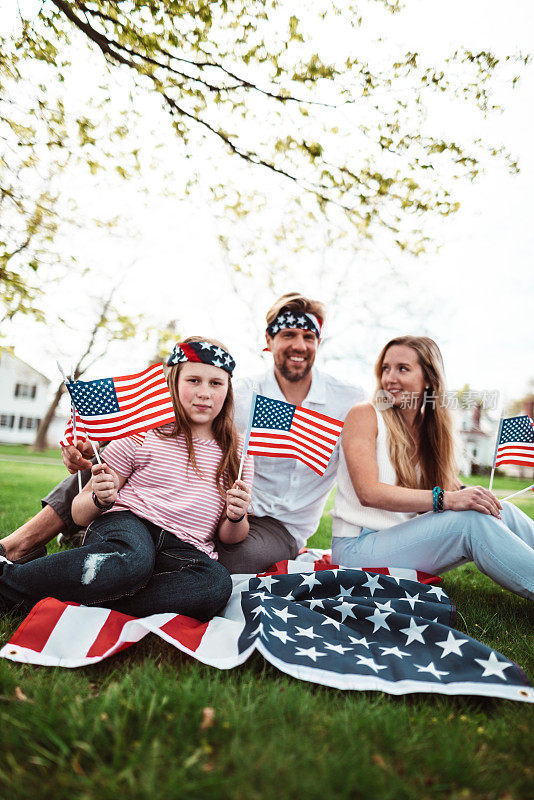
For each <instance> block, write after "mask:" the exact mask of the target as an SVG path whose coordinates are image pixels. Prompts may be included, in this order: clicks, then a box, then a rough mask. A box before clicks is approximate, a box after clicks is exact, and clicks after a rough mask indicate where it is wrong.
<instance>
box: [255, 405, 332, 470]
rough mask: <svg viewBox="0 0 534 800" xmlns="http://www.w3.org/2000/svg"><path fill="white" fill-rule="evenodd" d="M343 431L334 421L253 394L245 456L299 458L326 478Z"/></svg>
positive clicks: (316, 413)
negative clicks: (326, 472) (329, 463)
mask: <svg viewBox="0 0 534 800" xmlns="http://www.w3.org/2000/svg"><path fill="white" fill-rule="evenodd" d="M342 428H343V423H342V422H340V420H338V419H334V418H333V417H327V416H326V415H325V414H319V413H318V412H317V411H311V410H310V409H309V408H302V406H294V405H292V404H291V403H285V402H283V401H282V400H273V399H272V398H270V397H264V396H263V395H261V394H256V393H254V394H253V396H252V405H251V410H250V419H249V427H248V430H247V435H246V436H245V446H244V448H243V454H245V453H250V454H251V455H254V456H267V457H268V458H296V459H298V460H299V461H302V462H303V463H304V464H307V466H308V467H311V469H313V470H314V472H317V474H318V475H324V472H325V470H326V467H327V466H328V462H329V461H330V456H331V455H332V453H333V451H334V447H335V446H336V442H337V440H338V438H339V434H340V433H341V429H342Z"/></svg>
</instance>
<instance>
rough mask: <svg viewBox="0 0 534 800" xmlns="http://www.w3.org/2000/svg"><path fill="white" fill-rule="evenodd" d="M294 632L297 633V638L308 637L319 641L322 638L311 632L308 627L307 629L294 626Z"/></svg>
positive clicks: (311, 629)
mask: <svg viewBox="0 0 534 800" xmlns="http://www.w3.org/2000/svg"><path fill="white" fill-rule="evenodd" d="M295 630H296V631H298V633H297V636H308V638H310V639H321V638H322V637H321V636H319V634H318V633H314V632H313V627H312V626H311V625H310V627H309V628H299V627H298V625H297V626H295Z"/></svg>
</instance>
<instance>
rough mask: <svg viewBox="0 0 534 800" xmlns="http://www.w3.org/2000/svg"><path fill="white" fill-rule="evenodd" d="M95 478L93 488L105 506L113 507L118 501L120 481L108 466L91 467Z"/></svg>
mask: <svg viewBox="0 0 534 800" xmlns="http://www.w3.org/2000/svg"><path fill="white" fill-rule="evenodd" d="M91 472H92V473H93V477H92V479H91V488H92V490H93V492H94V493H95V494H96V496H97V499H98V500H99V502H100V503H102V505H103V506H110V505H112V504H113V503H114V502H115V500H116V499H117V493H118V491H119V485H120V480H119V476H118V475H117V473H116V472H114V470H112V469H111V467H110V466H109V465H108V464H94V465H93V466H92V467H91Z"/></svg>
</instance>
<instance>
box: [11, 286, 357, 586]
mask: <svg viewBox="0 0 534 800" xmlns="http://www.w3.org/2000/svg"><path fill="white" fill-rule="evenodd" d="M266 319H267V329H266V333H265V337H266V342H267V347H266V350H269V351H270V352H271V353H272V355H273V362H274V363H273V366H272V367H271V368H270V369H268V370H267V371H266V372H265V373H263V374H262V375H259V376H257V377H254V378H247V379H244V380H242V381H239V382H237V384H236V386H235V403H236V425H237V428H238V430H240V431H242V432H244V431H245V429H246V426H247V423H248V418H249V413H250V404H251V400H252V394H253V392H257V393H258V394H262V395H265V396H267V397H272V398H273V399H275V400H285V401H286V402H288V403H292V404H293V405H300V406H304V407H305V408H309V409H312V410H314V411H318V412H320V413H322V414H327V415H328V416H331V417H335V418H336V419H340V420H344V419H345V416H346V414H347V412H348V411H349V409H350V408H351V407H352V406H353V405H354V404H355V403H357V402H359V401H360V400H362V399H363V392H362V390H361V389H358V388H356V387H354V386H351V385H349V384H346V383H343V382H342V381H339V380H337V379H336V378H334V377H332V376H331V375H328V374H326V373H324V372H320V371H319V370H318V369H317V368H316V367H315V366H314V362H315V357H316V354H317V348H318V346H319V342H320V338H321V328H322V325H323V321H324V308H323V306H322V304H321V303H319V302H316V301H314V300H309V299H307V298H306V297H303V296H302V295H301V294H298V293H296V292H292V293H289V294H285V295H283V296H282V297H281V298H280V299H279V300H277V301H276V303H275V304H274V305H273V306H272V308H271V309H270V310H269V311H268V312H267V317H266ZM87 444H88V443H86V446H82V445H80V449H81V452H79V451H78V450H77V449H76V448H74V447H67V448H63V460H64V462H65V465H66V466H67V468H68V469H69V471H71V472H76V471H77V470H78V469H80V468H84V470H85V472H84V473H83V476H84V482H85V481H86V480H88V478H89V475H90V473H89V471H88V470H89V468H90V467H91V463H90V461H88V460H87V456H89V455H90V446H89V447H87ZM338 458H339V443H338V444H337V445H336V449H335V450H334V453H333V454H332V457H331V458H330V461H329V464H328V467H327V469H326V472H325V474H324V475H323V476H319V475H317V474H316V473H315V472H314V471H313V470H311V469H310V468H309V467H307V466H306V465H305V464H302V463H301V462H300V461H296V460H295V459H290V458H284V459H280V458H265V457H261V456H256V457H255V459H254V461H255V470H254V482H253V486H252V515H251V516H250V531H249V534H248V536H247V538H246V539H245V540H244V541H242V542H239V543H238V544H234V545H225V544H223V543H222V542H218V543H217V551H218V554H219V561H220V562H221V563H222V564H224V565H225V566H226V567H227V569H228V570H229V571H230V572H231V573H239V572H244V573H255V572H261V571H263V570H265V569H267V568H268V567H270V566H271V565H272V564H274V563H275V562H276V561H280V560H283V559H291V558H295V556H296V555H297V553H298V551H299V550H300V548H301V547H302V546H303V545H304V544H305V543H306V541H307V539H308V538H309V537H310V536H311V535H312V534H313V533H314V532H315V530H316V528H317V525H318V523H319V520H320V518H321V514H322V511H323V508H324V504H325V501H326V499H327V497H328V495H329V493H330V490H331V489H332V486H333V485H334V482H335V478H336V472H337V465H338ZM77 491H78V486H77V478H76V475H72V476H71V477H70V478H66V479H65V480H64V481H63V482H62V483H60V484H59V486H57V487H56V488H55V489H53V490H52V492H50V494H48V495H47V497H45V498H44V499H43V500H42V503H43V508H42V509H41V511H40V512H39V513H38V514H37V515H36V516H35V517H33V518H32V519H30V520H28V522H26V523H24V525H22V526H21V527H20V528H18V529H17V530H16V531H15V532H14V533H12V534H10V535H9V536H6V538H5V539H3V540H2V542H1V543H0V555H4V554H5V555H6V556H7V557H8V558H9V559H10V560H16V559H18V558H20V557H21V556H22V557H24V556H26V557H28V556H27V554H28V553H30V554H31V553H32V552H33V551H34V550H35V548H37V547H38V546H39V545H42V544H43V543H44V542H48V541H50V539H52V538H53V537H54V536H56V535H57V534H58V533H59V532H60V531H64V533H65V534H66V538H68V537H69V536H72V533H73V532H74V531H75V526H74V523H73V522H72V517H71V515H70V505H71V503H72V499H73V498H74V496H75V495H76V494H77ZM2 546H3V547H4V548H5V553H2V551H1V547H2ZM35 552H36V553H39V550H36V551H35Z"/></svg>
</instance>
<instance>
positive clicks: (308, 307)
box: [266, 292, 325, 325]
mask: <svg viewBox="0 0 534 800" xmlns="http://www.w3.org/2000/svg"><path fill="white" fill-rule="evenodd" d="M282 311H293V312H298V313H299V314H313V315H314V316H315V317H318V318H319V320H320V321H321V322H324V318H325V308H324V305H323V304H322V303H320V302H319V300H310V299H309V298H308V297H304V295H302V294H300V293H299V292H288V293H287V294H283V295H282V297H279V298H278V300H276V302H275V303H274V304H273V305H272V306H271V308H270V309H269V310H268V312H267V315H266V320H267V325H270V324H271V322H273V321H274V320H275V319H276V317H277V316H278V314H280V312H282Z"/></svg>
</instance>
